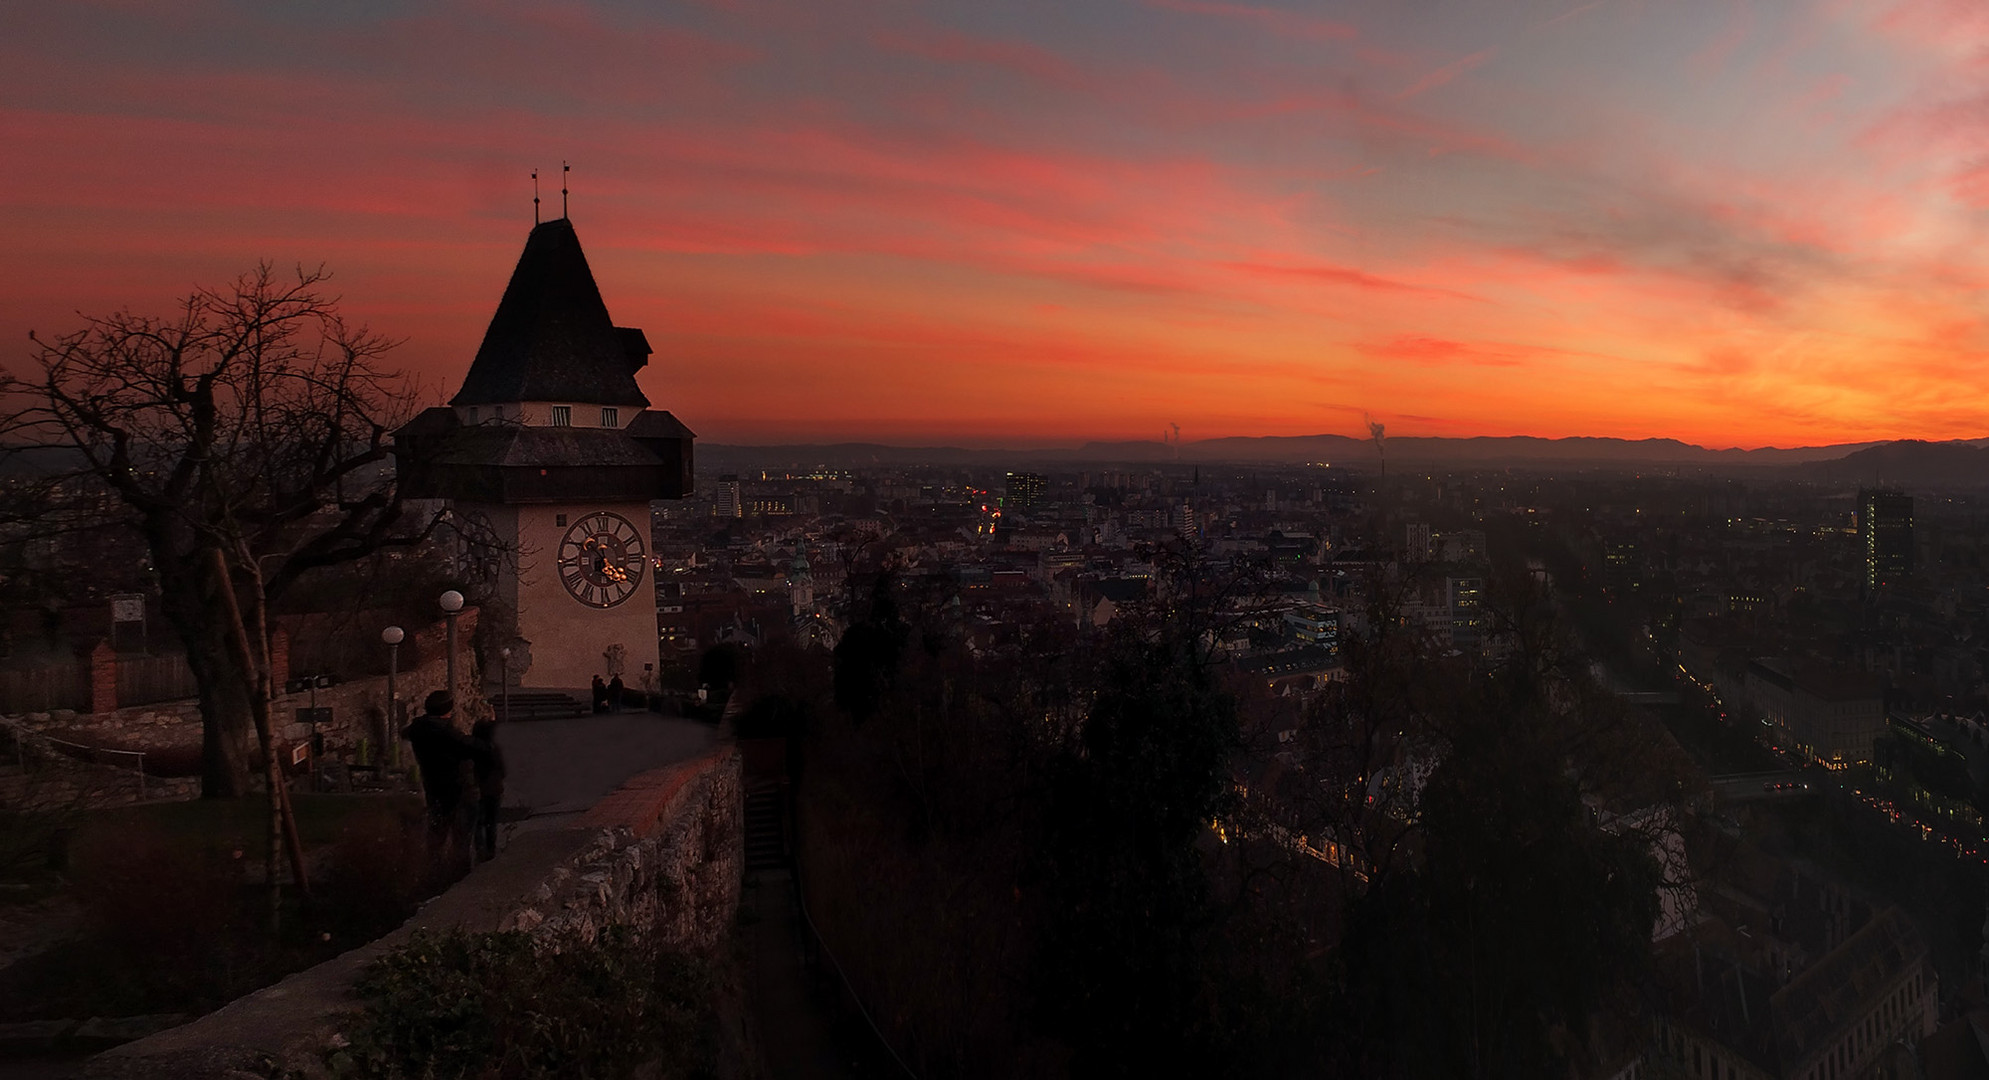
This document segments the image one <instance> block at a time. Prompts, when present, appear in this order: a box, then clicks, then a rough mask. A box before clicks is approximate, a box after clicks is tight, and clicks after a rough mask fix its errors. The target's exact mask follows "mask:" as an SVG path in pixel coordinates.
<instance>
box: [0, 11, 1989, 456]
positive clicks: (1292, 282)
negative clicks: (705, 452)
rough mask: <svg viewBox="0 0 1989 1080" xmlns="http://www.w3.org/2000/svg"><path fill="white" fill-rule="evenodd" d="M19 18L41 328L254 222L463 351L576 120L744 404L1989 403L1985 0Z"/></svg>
mask: <svg viewBox="0 0 1989 1080" xmlns="http://www.w3.org/2000/svg"><path fill="white" fill-rule="evenodd" d="M0 27H4V28H5V32H4V33H0V57H4V58H5V60H6V61H7V62H6V65H5V72H6V73H5V74H0V87H5V91H6V92H5V95H4V98H5V100H6V102H7V103H8V104H7V105H6V106H5V107H4V108H0V132H4V134H5V136H6V137H7V139H8V142H9V144H10V145H13V146H16V147H20V148H24V149H25V151H26V153H25V154H24V155H23V157H22V158H21V159H20V160H21V161H22V162H24V167H17V168H16V169H15V170H11V171H10V172H9V173H8V174H6V175H5V176H4V177H0V238H4V242H5V244H6V246H7V248H8V250H9V251H10V252H12V253H14V254H15V258H14V259H13V260H10V262H9V265H8V267H7V269H6V270H5V271H4V272H0V273H4V277H0V337H4V339H5V340H7V341H10V342H13V343H14V344H13V346H12V347H11V348H10V349H9V350H7V351H6V352H5V353H4V354H0V361H3V362H5V363H6V364H8V365H9V366H17V365H19V364H20V363H21V362H22V360H23V359H25V357H26V355H27V348H28V347H27V342H26V340H25V334H26V332H27V331H28V330H29V329H33V330H36V331H38V332H39V333H41V334H43V335H45V336H47V335H55V334H60V333H63V332H66V331H67V330H69V329H72V328H74V327H75V326H76V325H77V320H76V318H75V315H74V312H76V311H79V310H80V311H83V312H86V313H90V314H104V313H107V312H109V311H112V310H117V309H120V308H129V309H131V310H135V311H140V312H150V313H159V314H163V313H166V312H167V311H169V310H170V304H171V302H172V298H173V297H174V296H177V295H180V294H182V293H183V292H184V291H185V289H186V287H187V286H188V285H189V284H191V283H195V282H198V283H201V284H206V285H217V286H218V285H222V284H224V283H225V282H226V280H227V279H228V278H229V277H231V276H232V275H233V274H235V273H238V272H240V271H242V270H244V269H247V268H248V267H250V266H252V265H253V264H254V263H255V262H256V261H257V260H260V259H268V260H270V261H272V262H275V263H276V264H278V265H279V266H287V265H291V264H297V263H302V264H304V265H307V266H316V265H318V264H320V263H323V264H324V265H326V266H327V267H328V268H329V269H331V270H332V271H333V272H334V273H335V274H336V275H337V278H336V279H335V285H336V288H337V290H338V291H339V292H341V293H342V294H343V296H344V301H345V303H344V306H345V309H346V310H347V311H348V312H349V313H350V314H352V315H353V316H354V317H357V318H360V319H363V320H364V321H366V322H367V323H369V324H370V325H371V326H372V327H373V328H374V329H376V330H379V331H381V332H384V333H387V334H389V335H392V336H394V337H397V338H404V339H405V344H404V345H403V346H402V348H401V349H400V350H399V351H398V353H397V354H396V358H397V360H398V361H399V362H400V363H401V364H403V365H404V366H406V367H407V368H409V369H410V370H411V371H412V372H414V373H415V374H417V375H419V376H422V377H423V378H424V379H425V380H426V381H427V385H428V390H429V392H430V394H431V395H432V396H437V397H446V396H447V395H448V394H450V393H452V392H453V391H454V390H455V386H454V385H453V384H451V383H450V382H448V379H449V378H451V377H453V376H454V373H459V372H460V371H461V370H462V369H463V368H464V366H465V365H466V363H467V360H468V358H469V357H470V356H471V355H472V354H473V353H474V351H475V348H476V342H477V339H478V336H479V335H480V333H481V330H482V327H483V326H484V324H485V323H486V322H487V320H488V319H489V317H490V304H491V301H490V299H489V298H490V297H491V296H494V295H495V294H496V292H497V291H498V287H499V286H500V285H501V283H502V274H503V267H504V266H506V265H508V263H507V261H506V259H507V254H506V253H508V252H514V251H515V250H516V248H517V246H518V244H519V243H520V242H521V241H522V239H523V236H524V233H525V231H526V230H527V229H528V228H529V226H530V223H531V202H530V199H531V181H530V179H529V173H530V171H531V170H532V169H533V168H534V167H536V168H537V169H539V171H540V174H541V178H542V180H541V194H542V197H543V198H544V199H545V200H546V201H545V204H544V211H543V214H544V216H545V217H547V218H551V217H556V216H559V214H560V209H561V203H560V201H559V200H560V198H561V194H560V184H561V180H562V175H561V171H560V163H561V160H562V157H564V158H565V159H567V160H571V161H572V162H573V163H574V172H573V174H572V186H573V196H572V211H573V214H572V216H573V219H574V221H575V224H576V226H577V228H578V229H579V231H580V233H581V235H582V238H583V239H584V241H585V242H586V243H587V245H588V249H589V252H590V254H591V256H592V258H593V261H594V263H595V264H596V273H597V275H598V277H599V279H600V280H601V282H602V283H603V292H604V294H605V296H606V299H607V301H608V303H609V305H610V306H611V308H612V309H613V310H615V311H616V312H617V313H618V315H620V316H621V317H623V318H625V319H626V320H628V321H629V322H631V323H632V324H635V325H642V326H644V327H645V328H646V329H648V331H649V334H650V338H651V340H652V342H653V343H654V345H655V348H656V357H655V359H654V363H653V364H652V367H651V368H650V369H649V370H648V371H647V372H645V374H644V378H643V385H644V387H645V389H646V390H647V391H648V392H649V394H650V396H651V397H652V398H655V399H656V400H657V401H658V402H659V403H660V404H662V405H663V406H664V407H667V408H671V409H673V410H675V411H676V412H678V413H679V415H683V416H686V417H694V418H695V420H694V421H693V426H694V427H696V428H697V430H698V433H699V435H700V437H702V438H703V439H705V440H708V441H710V442H713V443H767V442H804V441H824V442H828V441H879V442H889V443H899V444H920V443H927V444H959V443H967V444H978V445H989V444H1002V445H1013V446H1030V445H1062V444H1073V443H1077V442H1082V441H1084V440H1087V439H1145V440H1153V439H1156V438H1157V437H1158V435H1159V433H1160V432H1162V431H1164V430H1171V429H1170V425H1173V424H1179V425H1180V427H1181V429H1182V431H1183V433H1184V437H1185V438H1186V439H1187V440H1188V441H1189V442H1193V441H1196V440H1198V439H1208V438H1218V437H1224V436H1251V435H1303V434H1314V433H1319V432H1332V433H1338V434H1347V435H1357V434H1358V433H1360V431H1361V430H1362V421H1363V415H1364V414H1371V415H1372V416H1373V417H1374V418H1375V419H1377V420H1379V421H1382V422H1384V423H1386V424H1387V425H1388V431H1389V434H1390V435H1391V436H1392V435H1435V436H1473V435H1535V436H1545V437H1566V436H1606V437H1621V438H1630V439H1636V438H1647V437H1670V438H1678V439H1681V440H1684V441H1686V442H1691V443H1696V444H1699V445H1704V446H1708V447H1726V446H1742V447H1757V446H1765V445H1779V446H1796V445H1818V444H1833V443H1842V442H1852V441H1861V440H1873V439H1885V438H1915V437H1917V438H1928V439H1947V438H1976V437H1980V436H1982V435H1984V434H1989V398H1985V396H1984V395H1983V394H1982V393H1981V392H1980V391H1979V390H1977V389H1976V388H1975V386H1974V384H1973V383H1972V382H1971V381H1970V380H1971V377H1972V376H1973V374H1974V369H1975V366H1976V365H1977V364H1978V363H1979V361H1980V360H1981V359H1982V357H1983V353H1984V332H1983V324H1982V319H1981V316H1980V313H1979V311H1978V308H1979V305H1978V304H1977V302H1976V299H1975V298H1976V295H1977V293H1978V292H1979V290H1980V288H1981V286H1982V284H1983V282H1984V281H1985V280H1989V262H1985V260H1984V258H1983V257H1982V256H1980V255H1979V254H1978V253H1977V250H1976V249H1979V248H1980V247H1981V245H1980V244H1979V240H1980V239H1981V234H1982V225H1981V220H1982V219H1981V208H1982V206H1983V204H1984V203H1985V201H1989V186H1985V183H1984V179H1983V177H1984V175H1985V174H1984V173H1983V172H1982V171H1981V166H1980V165H1979V164H1978V159H1979V158H1980V157H1981V156H1982V155H1981V150H1982V148H1983V144H1984V142H1985V135H1989V129H1985V126H1984V123H1983V120H1982V119H1981V116H1982V112H1981V108H1980V102H1981V101H1982V100H1985V96H1989V84H1985V78H1989V76H1985V73H1984V72H1985V69H1984V68H1983V67H1982V66H1981V65H1980V64H1979V62H1978V61H1979V58H1980V56H1981V55H1982V54H1983V50H1984V48H1985V47H1989V17H1985V16H1984V15H1982V14H1981V13H1979V12H1977V11H1974V10H1973V9H1971V8H1968V7H1966V6H1964V5H1962V4H1958V3H1952V2H1947V0H1908V2H1897V3H1887V4H1880V5H1856V4H1848V3H1841V2H1837V0H1789V2H1786V3H1776V4H1736V5H1731V6H1722V7H1719V8H1717V9H1716V8H1712V7H1706V8H1698V7H1695V8H1693V9H1692V10H1685V9H1683V8H1682V7H1681V8H1678V9H1671V8H1664V7H1661V6H1659V5H1651V4H1642V3H1635V2H1630V0H1597V2H1589V3H1580V2H1577V0H1557V2H1554V3H1544V2H1528V3H1516V4H1512V5H1502V6H1499V7H1498V9H1497V10H1496V12H1495V11H1493V10H1492V9H1491V8H1489V7H1487V8H1484V9H1468V10H1467V9H1462V8H1439V7H1429V8H1428V9H1426V10H1422V11H1410V10H1406V9H1404V7H1403V6H1402V5H1390V4H1381V3H1347V4H1334V5H1296V4H1292V5H1286V6H1272V5H1268V4H1263V5H1258V4H1242V3H1223V2H1212V0H1149V2H1144V3H1136V2H1126V3H1117V4H1100V5H1087V6H1085V7H1083V8H1081V9H1076V10H1067V9H1066V8H1064V7H1059V6H1052V5H1025V6H1020V7H1012V8H1004V9H1003V10H1002V11H1000V12H994V11H984V10H980V9H978V8H975V7H972V6H968V5H941V6H939V7H937V8H933V9H924V8H919V9H914V8H912V7H909V6H900V5H877V6H856V5H805V6H804V5H791V4H782V3H760V2H754V0H739V2H734V3H713V4H709V5H691V6H686V7H683V8H680V9H676V10H673V11H671V12H668V13H667V14H663V15H652V14H649V13H643V12H637V11H635V10H632V9H628V10H625V9H619V8H614V7H610V6H592V5H566V6H561V7H556V8H543V9H542V8H531V9H526V8H523V7H509V6H503V5H495V6H482V7H473V8H472V7H460V6H438V7H432V8H426V9H423V10H421V11H420V12H418V13H415V14H412V15H404V14H400V13H398V11H397V10H391V11H390V9H388V8H385V7H380V8H377V9H375V8H366V7H355V8H348V9H343V10H341V11H339V12H336V13H327V12H317V11H305V10H302V9H296V10H288V11H285V10H265V9H255V10H249V9H242V10H236V9H234V8H230V7H227V6H225V5H219V4H214V5H195V6H191V7H188V8H186V9H185V10H184V11H180V12H176V13H175V14H174V15H173V16H171V17H167V16H164V15H159V14H154V13H148V12H146V11H143V10H137V9H131V8H127V7H126V6H124V5H118V4H101V5H91V4H79V5H64V6H62V7H60V8H50V9H46V10H42V9H36V10H20V11H15V12H10V13H8V14H6V15H4V16H0Z"/></svg>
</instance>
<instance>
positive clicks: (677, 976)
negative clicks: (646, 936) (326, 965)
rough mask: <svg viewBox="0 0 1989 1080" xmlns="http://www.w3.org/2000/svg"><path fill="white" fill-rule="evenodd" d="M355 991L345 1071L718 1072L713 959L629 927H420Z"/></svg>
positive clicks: (480, 1074)
mask: <svg viewBox="0 0 1989 1080" xmlns="http://www.w3.org/2000/svg"><path fill="white" fill-rule="evenodd" d="M356 989H357V991H358V993H359V996H360V997H361V998H362V999H363V1000H364V1001H365V1002H366V1008H365V1011H364V1012H363V1013H362V1014H361V1015H360V1016H359V1018H358V1020H357V1021H356V1023H355V1024H354V1026H353V1027H352V1028H351V1029H350V1031H349V1039H348V1045H347V1047H346V1048H345V1049H343V1050H339V1051H336V1052H335V1053H334V1054H333V1055H332V1056H331V1059H330V1060H329V1062H328V1064H329V1065H330V1066H331V1068H332V1071H333V1072H334V1073H335V1074H337V1075H339V1076H343V1077H381V1078H402V1077H429V1076H451V1077H475V1078H479V1080H505V1078H511V1077H528V1076H586V1077H625V1076H629V1075H631V1074H632V1073H634V1072H635V1071H636V1069H637V1068H638V1066H644V1065H650V1066H652V1067H653V1066H655V1065H658V1064H660V1066H661V1068H660V1071H659V1072H657V1073H656V1074H655V1075H659V1076H664V1077H694V1076H712V1075H715V1074H716V1071H717V1061H718V1056H719V1051H718V1040H717V1025H716V1019H715V1014H714V1011H713V1008H712V1004H711V1003H712V1000H713V997H714V994H713V992H712V991H713V979H712V973H711V971H710V969H709V967H708V966H707V965H706V964H705V963H704V962H703V961H701V960H697V959H693V958H690V957H687V956H685V955H684V954H681V953H677V952H673V951H670V950H666V949H660V948H658V947H656V946H654V945H653V944H650V943H648V942H646V941H645V940H643V939H642V938H640V937H638V936H636V935H635V934H633V933H632V932H629V931H627V930H625V929H622V928H614V929H610V930H608V931H606V932H604V933H603V935H602V936H601V938H600V939H599V940H598V941H596V942H595V943H593V944H591V945H581V944H577V943H576V944H575V945H574V946H573V947H571V948H567V949H564V950H562V951H559V952H553V951H551V950H550V949H547V948H544V947H543V946H541V945H539V944H538V943H536V942H534V941H533V939H532V938H531V937H530V936H529V935H526V934H522V933H488V934H469V933H464V932H461V931H452V932H449V933H446V934H432V933H427V932H422V933H417V934H415V935H414V937H413V938H412V939H411V940H410V941H409V942H408V943H407V944H406V945H404V946H402V947H401V948H399V949H396V950H394V951H393V952H391V953H389V954H387V955H386V956H384V957H381V958H380V959H379V960H377V961H375V962H374V963H373V965H372V966H371V967H369V968H368V969H367V970H366V972H365V974H363V975H362V976H361V977H360V980H359V982H358V984H357V987H356ZM659 1058H660V1059H661V1060H660V1062H659V1061H658V1059H659Z"/></svg>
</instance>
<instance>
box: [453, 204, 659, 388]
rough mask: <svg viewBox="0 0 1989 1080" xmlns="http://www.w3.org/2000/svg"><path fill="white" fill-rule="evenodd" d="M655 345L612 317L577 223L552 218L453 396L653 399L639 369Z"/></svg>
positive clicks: (536, 230)
mask: <svg viewBox="0 0 1989 1080" xmlns="http://www.w3.org/2000/svg"><path fill="white" fill-rule="evenodd" d="M648 353H649V343H648V341H647V340H645V339H644V338H643V336H642V332H641V331H640V330H627V329H620V328H617V327H616V326H615V324H614V322H613V320H611V319H609V318H608V306H607V305H606V304H604V303H602V302H601V290H600V289H599V288H597V287H596V286H595V284H594V272H593V271H592V270H589V269H588V268H587V256H586V255H584V254H583V253H582V252H581V250H580V237H579V236H578V235H577V234H575V233H574V231H573V224H572V223H571V222H569V221H567V220H566V219H565V218H561V219H559V220H557V221H548V222H545V223H543V224H540V225H537V226H534V227H533V229H532V234H531V236H530V237H528V238H527V239H526V241H525V252H524V254H522V255H520V256H519V257H518V266H517V268H516V269H515V270H513V271H511V283H510V284H509V285H506V286H505V287H504V298H503V299H502V300H500V301H498V304H497V314H496V315H494V316H492V317H491V320H490V329H488V330H486V331H484V335H483V346H482V347H481V348H479V349H477V357H476V361H475V362H474V363H472V364H471V365H470V370H469V374H467V375H465V376H463V388H462V389H461V390H459V391H457V393H456V396H455V397H453V398H451V399H450V400H449V404H451V405H502V404H509V403H512V402H520V401H554V402H579V403H582V404H587V405H634V406H645V405H648V404H649V399H648V398H647V397H644V396H643V394H642V390H641V389H640V388H638V387H637V386H636V384H635V372H636V369H638V368H640V367H642V365H643V364H645V363H647V362H648Z"/></svg>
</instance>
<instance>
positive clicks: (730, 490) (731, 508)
mask: <svg viewBox="0 0 1989 1080" xmlns="http://www.w3.org/2000/svg"><path fill="white" fill-rule="evenodd" d="M712 513H713V514H716V515H717V516H719V517H722V518H737V517H745V516H746V505H745V502H744V501H743V500H742V499H741V498H740V496H739V477H738V476H736V475H734V474H732V473H726V474H725V475H724V476H721V477H719V478H718V490H717V491H716V492H715V493H714V494H713V496H712Z"/></svg>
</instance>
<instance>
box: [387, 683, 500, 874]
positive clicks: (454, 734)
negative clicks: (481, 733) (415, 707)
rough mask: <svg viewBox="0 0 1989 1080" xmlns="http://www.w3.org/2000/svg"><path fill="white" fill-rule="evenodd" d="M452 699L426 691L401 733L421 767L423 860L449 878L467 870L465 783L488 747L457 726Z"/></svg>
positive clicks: (486, 754) (468, 810)
mask: <svg viewBox="0 0 1989 1080" xmlns="http://www.w3.org/2000/svg"><path fill="white" fill-rule="evenodd" d="M455 712H456V699H455V696H454V695H452V694H450V693H449V691H447V690H437V691H435V692H434V693H432V694H429V695H428V700H427V701H426V702H424V703H423V705H422V715H421V716H419V717H417V718H415V720H414V722H413V723H411V724H409V725H408V726H407V727H406V728H405V729H403V730H402V732H401V737H402V738H404V739H406V740H407V741H408V743H409V745H410V746H412V747H413V748H414V761H415V764H416V765H417V766H419V767H420V769H421V787H422V793H423V796H424V797H425V798H426V800H427V803H428V859H429V863H430V865H431V867H432V868H433V869H434V870H435V871H436V872H437V873H438V874H444V873H447V874H449V876H454V875H455V874H458V873H460V872H462V871H465V870H468V869H469V865H470V859H471V850H470V815H471V814H472V813H473V812H474V807H473V806H472V805H471V804H470V803H469V801H468V800H469V797H470V794H471V793H470V791H469V790H468V785H467V784H466V783H465V782H464V781H465V780H467V779H471V778H472V777H473V776H474V771H473V770H474V767H475V764H476V763H477V762H478V761H484V760H488V759H489V757H490V754H491V751H490V750H489V749H488V748H487V747H486V746H485V744H483V743H479V742H478V741H477V740H475V739H472V738H471V737H469V736H468V735H465V734H463V733H462V732H460V731H458V730H456V723H455Z"/></svg>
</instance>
